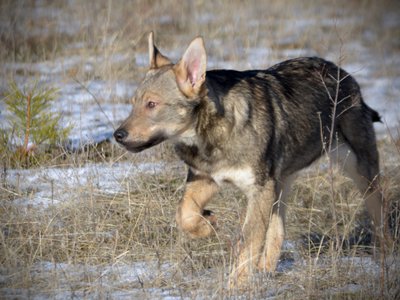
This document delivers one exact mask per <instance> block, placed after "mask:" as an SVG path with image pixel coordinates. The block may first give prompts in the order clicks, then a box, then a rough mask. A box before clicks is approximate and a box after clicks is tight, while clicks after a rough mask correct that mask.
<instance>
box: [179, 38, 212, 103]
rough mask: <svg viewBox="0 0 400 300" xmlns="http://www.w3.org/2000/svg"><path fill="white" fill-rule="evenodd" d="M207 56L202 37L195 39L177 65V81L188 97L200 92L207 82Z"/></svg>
mask: <svg viewBox="0 0 400 300" xmlns="http://www.w3.org/2000/svg"><path fill="white" fill-rule="evenodd" d="M206 67H207V56H206V49H205V47H204V42H203V39H202V38H201V37H198V38H195V39H194V40H193V41H192V42H191V43H190V45H189V47H188V48H187V49H186V51H185V53H184V54H183V56H182V58H181V60H180V61H179V62H178V63H177V64H176V65H175V67H174V70H175V75H176V81H177V83H178V86H179V88H180V89H181V91H182V92H183V93H184V94H185V95H186V96H188V97H193V96H195V95H197V94H198V93H199V92H200V89H201V86H202V85H203V83H204V81H205V80H206Z"/></svg>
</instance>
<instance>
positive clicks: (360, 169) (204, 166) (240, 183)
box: [115, 33, 384, 285]
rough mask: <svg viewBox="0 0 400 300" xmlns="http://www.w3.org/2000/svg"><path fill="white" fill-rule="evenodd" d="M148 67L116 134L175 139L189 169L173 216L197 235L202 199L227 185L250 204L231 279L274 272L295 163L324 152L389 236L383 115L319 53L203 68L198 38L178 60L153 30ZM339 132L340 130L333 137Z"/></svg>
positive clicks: (210, 222)
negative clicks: (380, 132)
mask: <svg viewBox="0 0 400 300" xmlns="http://www.w3.org/2000/svg"><path fill="white" fill-rule="evenodd" d="M149 64H150V69H149V71H148V73H147V74H146V77H145V78H144V80H143V82H142V83H141V85H140V86H139V87H138V89H137V91H136V94H135V97H134V100H133V105H134V109H133V110H132V113H131V115H130V116H129V117H128V118H127V120H126V121H125V122H124V123H123V124H122V125H121V126H120V128H119V129H118V130H117V131H116V132H115V138H116V140H117V141H118V142H119V143H121V144H122V145H123V146H125V147H126V148H127V149H128V150H130V151H132V152H139V151H142V150H144V149H147V148H149V147H151V146H153V145H156V144H158V143H160V142H162V141H164V140H167V139H170V140H172V141H173V143H174V144H175V147H176V152H177V154H178V155H179V156H180V157H181V159H182V160H184V161H185V162H186V163H187V164H188V166H189V174H188V178H187V185H186V190H185V193H184V196H183V199H182V201H181V202H180V204H179V207H178V209H177V213H176V221H177V224H178V226H179V227H180V228H181V229H182V230H183V231H185V232H187V233H189V234H190V236H192V237H205V236H208V235H210V234H212V233H213V232H214V230H215V228H214V225H215V223H216V217H215V216H214V215H213V214H212V212H210V211H209V210H206V209H205V206H206V205H207V204H208V203H209V201H210V200H211V199H212V196H213V195H214V194H215V192H216V191H217V190H218V188H219V186H220V185H222V184H223V183H224V182H231V183H233V184H234V185H236V186H237V187H239V188H240V189H241V190H242V191H243V192H244V193H245V194H246V196H247V198H248V206H247V212H246V217H245V220H244V224H243V227H242V230H241V234H242V238H241V242H240V243H238V248H239V255H238V259H237V261H236V264H235V268H234V269H233V270H232V274H231V284H232V285H234V284H237V283H238V284H242V283H243V282H246V280H247V279H248V275H249V274H251V272H252V270H253V269H255V268H258V269H261V270H264V271H274V270H275V268H276V266H277V263H278V260H279V256H280V249H281V246H282V243H283V239H284V233H285V229H284V227H285V226H284V224H285V206H286V198H287V195H288V193H289V191H290V186H291V182H292V181H293V178H294V177H295V174H296V172H297V171H298V170H300V169H302V168H304V167H306V166H308V165H309V164H310V163H312V162H313V161H315V160H316V159H317V158H318V157H320V156H321V155H322V154H324V153H325V152H327V151H326V149H332V151H331V152H330V153H329V154H330V155H331V157H332V159H333V160H334V161H335V162H336V163H337V164H339V165H340V166H341V168H343V170H344V171H345V172H346V173H347V174H348V175H349V176H350V177H351V178H353V180H354V182H355V184H356V185H357V186H358V188H359V190H360V192H361V193H362V194H363V195H365V204H366V207H367V210H368V212H369V214H370V216H371V219H372V221H373V223H374V225H375V229H376V236H377V237H379V238H380V239H382V238H383V223H384V218H383V205H382V203H383V196H382V192H381V190H380V187H379V162H378V161H379V160H378V152H377V148H376V141H375V134H374V129H373V125H372V123H373V122H374V121H378V120H379V116H378V114H377V113H376V112H375V111H374V110H372V109H371V108H369V107H368V106H367V105H366V104H365V103H364V102H363V100H362V96H361V92H360V89H359V86H358V84H357V83H356V81H355V80H354V79H353V78H352V77H351V76H350V75H349V74H348V73H346V72H345V71H344V70H342V69H340V68H338V67H337V66H335V65H334V64H332V63H330V62H327V61H325V60H322V59H320V58H298V59H293V60H289V61H286V62H283V63H281V64H278V65H276V66H273V67H271V68H269V69H267V70H250V71H245V72H238V71H233V70H215V71H208V72H206V51H205V48H204V43H203V40H202V39H201V38H196V39H194V40H193V41H192V43H191V44H190V45H189V47H188V48H187V50H186V51H185V53H184V54H183V56H182V59H181V60H180V61H179V62H178V63H177V64H173V63H172V62H171V61H170V60H169V59H168V58H167V57H166V56H164V55H162V54H161V53H160V52H159V50H158V49H157V48H156V47H155V46H154V40H153V34H152V33H151V34H150V36H149ZM332 133H334V134H332Z"/></svg>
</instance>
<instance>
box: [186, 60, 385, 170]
mask: <svg viewBox="0 0 400 300" xmlns="http://www.w3.org/2000/svg"><path fill="white" fill-rule="evenodd" d="M206 88H207V92H208V97H207V98H208V99H207V101H209V102H212V103H213V107H214V111H212V112H211V113H210V114H212V113H214V112H216V114H214V115H213V117H214V118H215V120H213V122H212V123H211V124H212V126H210V122H209V119H208V118H204V120H207V121H206V122H208V125H203V124H201V123H200V125H199V128H204V130H202V131H199V134H200V135H201V134H204V136H205V138H204V140H207V139H208V140H212V142H211V143H210V144H209V145H208V147H207V149H208V151H209V154H211V152H212V150H213V149H214V148H224V150H223V151H222V152H223V153H224V155H225V156H226V155H227V153H229V154H230V155H228V156H232V157H233V158H234V160H236V161H237V158H236V157H237V156H238V157H240V156H242V157H244V159H249V158H248V157H247V156H250V155H251V152H252V150H250V149H247V148H248V144H246V143H245V142H244V141H245V140H246V139H247V140H249V139H251V138H249V135H250V136H253V137H254V140H256V141H250V145H251V148H252V149H260V148H263V150H262V151H265V154H266V155H265V156H264V158H265V163H264V162H263V163H261V164H260V162H258V161H257V162H255V163H256V164H257V165H258V166H259V167H261V168H266V169H268V173H269V175H270V176H275V175H278V176H281V175H282V176H287V175H290V174H291V173H293V172H295V171H297V170H299V169H301V168H304V167H305V166H307V165H309V164H310V163H312V162H313V161H314V160H315V159H317V158H318V157H319V156H321V155H322V154H323V153H324V150H325V151H326V149H328V148H329V145H330V142H331V141H333V139H335V140H336V139H337V138H339V139H340V140H341V141H342V142H344V141H345V142H348V143H349V144H350V146H351V147H354V148H359V147H364V144H363V143H364V142H366V141H368V143H369V144H370V143H374V140H375V138H374V130H373V127H372V122H373V121H378V120H379V116H378V114H377V113H376V112H375V111H374V110H372V109H371V108H369V107H368V106H367V105H366V104H365V103H364V101H363V99H362V96H361V92H360V88H359V86H358V84H357V82H356V81H355V80H354V78H353V77H352V76H351V75H349V74H348V73H347V72H345V71H344V70H342V69H340V68H338V67H337V66H336V65H335V64H333V63H331V62H328V61H326V60H323V59H321V58H316V57H309V58H297V59H292V60H288V61H284V62H282V63H280V64H277V65H275V66H273V67H271V68H269V69H267V70H250V71H243V72H240V71H234V70H212V71H208V72H207V73H206ZM216 116H219V118H218V117H216ZM332 117H333V119H332ZM201 120H202V119H200V122H201ZM355 121H356V122H355ZM217 124H218V125H217ZM221 128H224V129H225V132H229V134H224V135H223V136H221V135H220V131H221V130H220V129H221ZM360 131H362V132H364V131H365V132H366V133H365V135H366V137H365V138H366V140H363V141H361V143H362V144H361V145H358V144H359V143H360V141H358V140H357V139H355V138H354V136H355V135H357V132H360ZM331 133H333V135H332V134H331ZM246 137H247V138H246ZM228 140H229V142H228ZM236 140H238V141H239V142H238V143H237V144H236V143H235V141H236ZM235 152H237V153H235ZM239 153H240V154H239ZM244 153H246V155H243V154H244ZM209 156H210V155H209ZM210 159H211V157H210ZM219 159H220V157H218V156H217V157H216V160H219ZM188 163H189V164H190V162H189V161H188Z"/></svg>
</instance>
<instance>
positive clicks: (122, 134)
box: [114, 128, 128, 143]
mask: <svg viewBox="0 0 400 300" xmlns="http://www.w3.org/2000/svg"><path fill="white" fill-rule="evenodd" d="M127 136H128V132H127V131H126V130H125V129H121V128H120V129H117V130H116V131H115V132H114V138H115V140H116V141H117V142H118V143H122V142H123V141H124V139H125V138H126V137H127Z"/></svg>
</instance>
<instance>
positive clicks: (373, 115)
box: [362, 102, 382, 123]
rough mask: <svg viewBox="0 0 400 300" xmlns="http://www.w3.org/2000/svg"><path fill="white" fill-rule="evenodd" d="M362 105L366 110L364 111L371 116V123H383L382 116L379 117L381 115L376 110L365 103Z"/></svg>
mask: <svg viewBox="0 0 400 300" xmlns="http://www.w3.org/2000/svg"><path fill="white" fill-rule="evenodd" d="M362 104H363V105H364V107H365V108H366V109H365V110H364V111H366V112H367V114H369V115H370V116H371V121H372V122H380V123H382V118H381V116H380V115H379V113H378V112H377V111H376V110H374V109H372V108H371V107H369V106H368V105H367V104H366V103H365V102H362Z"/></svg>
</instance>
